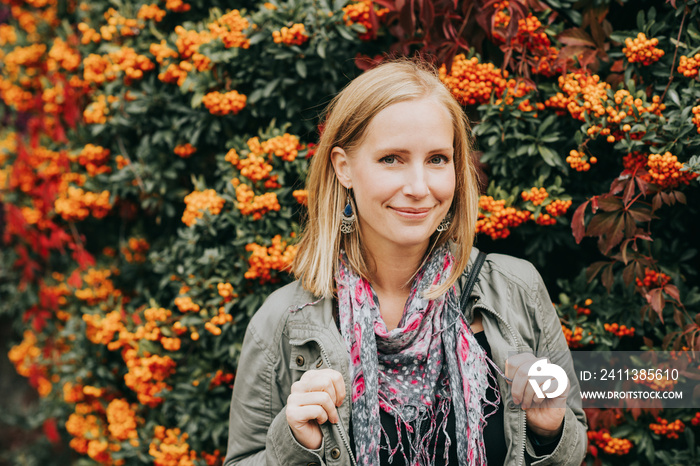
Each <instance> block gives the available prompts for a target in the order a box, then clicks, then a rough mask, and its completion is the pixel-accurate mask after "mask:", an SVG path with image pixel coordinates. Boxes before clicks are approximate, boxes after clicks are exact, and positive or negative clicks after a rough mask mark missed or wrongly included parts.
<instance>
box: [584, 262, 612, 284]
mask: <svg viewBox="0 0 700 466" xmlns="http://www.w3.org/2000/svg"><path fill="white" fill-rule="evenodd" d="M608 263H609V262H608V261H598V262H594V263H592V264H591V265H589V266H588V267H587V268H586V277H588V282H589V283H590V282H591V281H592V280H593V279H594V278H595V276H596V275H598V272H600V269H602V268H603V267H605V266H606V265H608Z"/></svg>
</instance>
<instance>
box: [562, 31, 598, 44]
mask: <svg viewBox="0 0 700 466" xmlns="http://www.w3.org/2000/svg"><path fill="white" fill-rule="evenodd" d="M557 40H558V41H559V42H561V43H562V44H566V45H577V46H584V47H595V42H594V41H593V38H592V37H591V36H590V35H589V34H588V33H587V32H586V31H584V30H583V29H581V28H571V29H566V30H564V31H562V32H561V33H560V34H559V35H558V36H557Z"/></svg>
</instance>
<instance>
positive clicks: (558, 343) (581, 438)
mask: <svg viewBox="0 0 700 466" xmlns="http://www.w3.org/2000/svg"><path fill="white" fill-rule="evenodd" d="M531 290H532V291H531V293H530V299H529V302H530V306H531V308H530V312H534V317H535V322H536V323H537V324H538V325H539V328H540V338H539V341H538V344H537V353H538V356H540V355H545V356H547V357H549V358H550V360H551V362H553V363H554V364H557V365H559V366H560V367H562V368H563V369H564V370H565V371H566V374H567V376H568V377H569V382H570V384H571V387H570V391H569V396H568V397H567V402H566V404H567V408H566V414H565V415H564V427H563V431H562V435H561V439H560V440H559V443H558V444H557V446H556V448H555V449H554V451H553V452H552V453H551V454H549V455H546V456H537V455H536V454H535V450H534V448H533V447H532V444H531V443H530V440H529V439H528V440H527V445H526V451H527V456H529V459H530V464H531V465H532V466H549V465H556V466H579V465H580V464H581V463H582V462H583V459H584V457H585V456H586V448H587V445H588V438H587V435H586V431H587V430H588V425H587V423H586V415H585V413H584V412H583V409H582V404H581V389H580V387H579V384H578V379H577V378H576V373H575V371H574V365H573V360H572V358H571V351H570V350H569V346H568V345H567V343H566V338H565V337H564V332H562V329H561V322H560V321H559V317H558V315H557V312H556V309H555V308H554V305H553V304H552V301H551V299H550V297H549V293H547V289H546V287H545V285H544V282H543V281H542V277H541V276H540V274H539V273H538V272H537V271H536V270H535V269H534V266H533V281H532V288H531Z"/></svg>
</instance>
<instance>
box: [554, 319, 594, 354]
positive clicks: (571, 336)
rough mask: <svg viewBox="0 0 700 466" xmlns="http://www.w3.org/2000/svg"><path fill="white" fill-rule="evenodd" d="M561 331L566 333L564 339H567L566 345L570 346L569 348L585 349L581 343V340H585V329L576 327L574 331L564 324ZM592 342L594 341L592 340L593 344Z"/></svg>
mask: <svg viewBox="0 0 700 466" xmlns="http://www.w3.org/2000/svg"><path fill="white" fill-rule="evenodd" d="M561 330H562V332H564V338H566V344H567V345H569V348H582V347H583V344H582V343H581V340H583V328H581V327H578V326H576V327H574V330H573V331H572V330H571V329H570V328H569V327H567V326H566V325H564V324H562V326H561ZM592 342H593V340H591V343H592Z"/></svg>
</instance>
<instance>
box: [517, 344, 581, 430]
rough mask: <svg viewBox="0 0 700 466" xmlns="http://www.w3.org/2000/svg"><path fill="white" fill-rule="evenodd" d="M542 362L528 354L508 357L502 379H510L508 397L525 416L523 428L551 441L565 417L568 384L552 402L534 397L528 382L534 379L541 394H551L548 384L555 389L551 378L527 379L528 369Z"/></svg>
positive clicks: (551, 390)
mask: <svg viewBox="0 0 700 466" xmlns="http://www.w3.org/2000/svg"><path fill="white" fill-rule="evenodd" d="M540 359H542V358H537V357H535V355H534V354H532V353H521V354H516V355H515V356H511V357H510V358H508V359H507V360H506V377H509V378H511V379H513V382H512V384H511V395H512V397H513V402H514V403H515V404H519V405H520V407H521V408H522V409H523V410H525V412H526V413H527V426H528V427H529V428H530V430H531V431H532V432H534V433H535V434H537V435H540V436H542V437H553V436H555V435H557V434H558V433H559V432H561V429H562V425H563V420H564V415H565V414H566V397H567V396H568V394H569V388H570V387H571V383H568V384H567V386H566V390H564V391H563V392H562V393H561V394H560V395H559V396H557V397H554V398H547V397H545V398H540V397H538V396H536V393H535V390H534V388H533V387H532V385H531V384H530V382H529V380H530V379H531V378H532V379H534V380H535V381H536V382H537V384H538V385H539V386H540V387H541V389H542V391H543V392H545V393H553V392H554V389H553V388H548V387H547V381H548V380H551V382H549V384H551V386H552V387H556V380H555V379H554V378H553V377H547V376H534V377H529V376H528V371H529V370H530V367H531V366H532V365H533V364H534V363H535V362H537V361H538V360H540Z"/></svg>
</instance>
